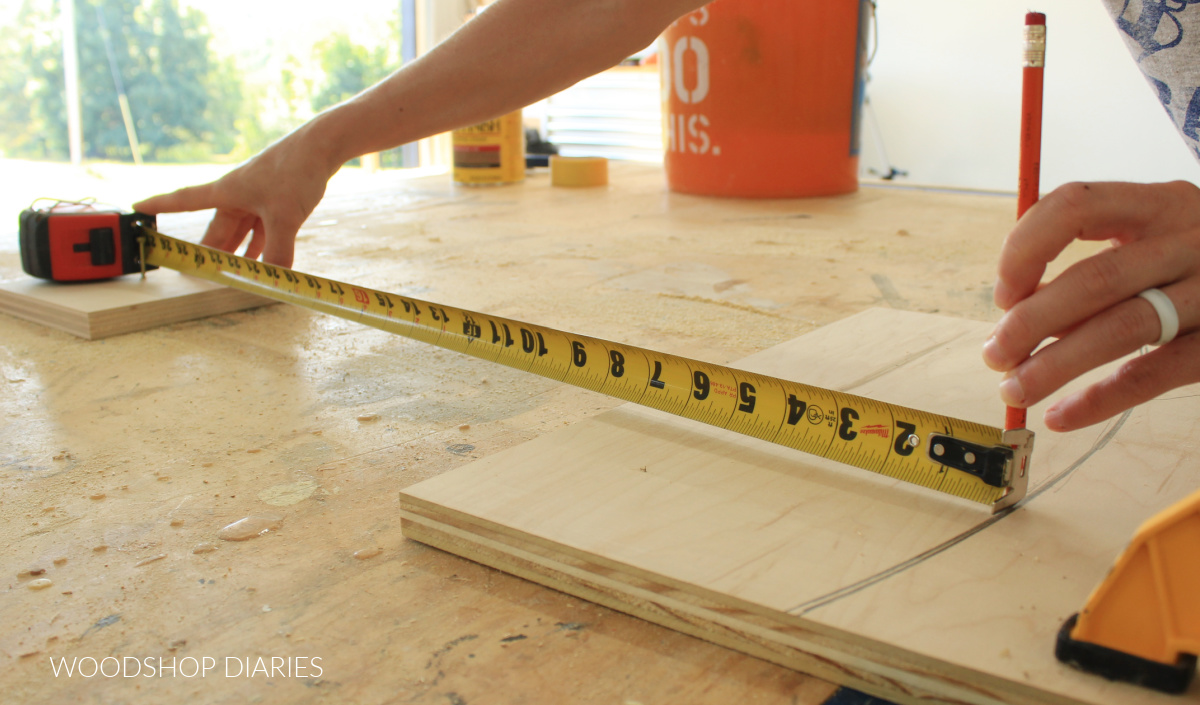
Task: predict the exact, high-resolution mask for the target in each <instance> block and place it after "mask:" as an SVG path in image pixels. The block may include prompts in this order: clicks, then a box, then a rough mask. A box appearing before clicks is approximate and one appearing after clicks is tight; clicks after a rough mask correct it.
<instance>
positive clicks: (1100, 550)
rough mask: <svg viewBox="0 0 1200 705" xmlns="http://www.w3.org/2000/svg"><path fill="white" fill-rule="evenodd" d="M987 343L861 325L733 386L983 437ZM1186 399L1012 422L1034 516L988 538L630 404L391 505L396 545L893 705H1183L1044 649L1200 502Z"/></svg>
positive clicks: (976, 522)
mask: <svg viewBox="0 0 1200 705" xmlns="http://www.w3.org/2000/svg"><path fill="white" fill-rule="evenodd" d="M989 327H990V326H989V324H987V323H981V322H975V321H964V320H960V319H951V318H945V317H938V316H929V315H926V314H917V313H909V312H898V311H889V310H883V309H875V310H872V311H868V312H864V313H862V314H859V315H857V316H854V317H851V318H848V319H845V320H843V321H839V322H838V323H834V324H831V325H829V326H827V327H825V328H822V329H821V330H819V331H816V332H813V333H809V334H808V335H806V336H803V337H801V338H799V339H797V340H794V341H790V342H788V343H784V344H781V345H778V346H775V347H773V348H771V349H769V350H766V351H763V352H761V353H758V354H756V355H753V356H751V357H750V358H747V359H746V360H744V361H742V362H740V363H738V364H737V366H738V367H744V368H745V369H749V370H752V371H755V372H760V373H764V374H771V375H776V376H780V375H788V374H792V375H797V376H799V377H800V378H801V379H803V380H804V381H806V382H811V383H814V384H818V385H820V386H826V387H830V388H834V389H841V390H843V391H847V392H853V393H855V394H860V395H865V396H868V397H871V398H875V399H881V400H885V401H893V402H896V403H908V404H911V405H914V406H918V407H919V408H923V409H932V410H937V411H940V412H943V413H947V414H950V415H953V416H957V417H960V418H965V419H969V420H974V421H980V422H988V421H989V420H994V419H995V417H997V416H998V415H999V411H998V410H997V408H996V407H997V404H996V401H995V397H994V390H993V387H994V382H993V381H992V380H991V379H990V377H991V376H992V375H990V374H988V373H986V372H984V370H985V368H983V367H982V365H981V364H980V363H979V360H978V349H979V346H980V345H981V344H982V342H983V340H984V338H985V336H986V334H987V331H988V329H989ZM981 372H983V373H981ZM1195 391H1196V390H1195V389H1191V388H1189V389H1184V390H1179V391H1177V392H1175V393H1172V394H1168V395H1166V396H1165V397H1164V398H1162V399H1159V400H1155V401H1154V402H1151V403H1149V404H1147V405H1145V406H1144V407H1140V408H1138V409H1136V410H1134V411H1132V412H1131V413H1129V414H1126V415H1123V416H1121V417H1119V418H1117V419H1114V420H1113V421H1112V422H1109V423H1107V424H1104V425H1101V426H1097V427H1095V428H1091V429H1086V430H1083V431H1079V432H1075V433H1072V434H1049V433H1046V432H1044V431H1042V430H1041V425H1040V424H1039V423H1037V421H1036V419H1037V415H1031V416H1032V417H1033V418H1034V422H1033V423H1032V424H1031V428H1033V429H1035V430H1037V431H1039V436H1040V438H1039V440H1038V444H1037V447H1036V448H1035V452H1034V463H1033V472H1032V474H1031V491H1030V496H1029V497H1028V498H1027V499H1026V500H1025V502H1024V503H1023V504H1022V505H1021V506H1020V507H1019V508H1018V509H1017V510H1016V511H1014V512H1012V513H1011V514H1008V515H1003V516H1000V517H996V518H992V516H991V515H990V512H989V511H987V509H986V508H984V507H982V505H974V504H971V503H968V502H965V501H962V500H957V499H949V498H947V497H945V496H944V495H936V494H934V493H931V492H927V491H923V490H920V489H916V488H912V487H911V486H907V485H904V484H902V483H899V482H897V481H894V480H890V479H888V478H880V477H877V476H872V475H870V474H868V473H864V472H861V471H857V470H849V469H848V468H845V467H844V466H838V465H837V464H834V463H830V462H827V461H823V460H821V459H817V458H813V457H811V456H806V455H803V454H798V453H794V452H791V451H789V450H787V449H784V448H779V447H775V446H772V445H770V444H766V443H763V442H760V441H757V440H754V439H750V438H746V437H742V436H739V435H737V434H732V433H728V432H724V431H717V430H710V429H706V428H704V427H703V426H700V425H698V424H695V423H693V422H690V421H687V420H684V419H679V418H677V417H673V416H669V415H666V414H663V413H661V412H657V411H653V410H649V409H644V408H641V407H636V406H633V405H627V406H622V407H620V408H618V409H614V410H612V411H609V412H606V413H604V414H601V415H599V416H597V417H595V418H593V419H589V420H587V421H585V422H583V423H580V424H578V425H575V426H572V427H571V428H568V429H562V430H559V431H556V432H555V433H553V434H548V435H546V436H542V437H540V438H538V439H535V440H533V441H530V442H529V443H526V444H523V445H521V446H518V447H515V448H511V449H508V450H506V451H504V452H502V453H497V454H495V455H492V456H489V457H488V458H485V459H483V460H480V461H478V462H476V463H472V464H471V465H469V466H466V467H463V468H459V469H457V470H455V471H453V472H450V473H446V474H444V475H441V476H439V477H437V478H433V479H430V480H427V481H425V482H422V483H419V484H417V485H415V486H413V487H410V488H408V489H407V490H405V491H404V492H403V493H402V494H401V508H402V510H403V512H404V517H405V534H406V535H408V536H409V537H411V538H416V539H418V540H422V541H426V542H428V543H431V544H432V545H435V546H439V547H444V548H446V549H447V550H450V551H454V552H456V553H461V554H463V555H466V556H469V557H472V558H475V559H477V560H481V561H483V562H486V563H489V564H492V565H496V566H498V567H501V568H503V569H506V570H510V571H512V572H514V573H516V574H518V575H524V576H528V577H531V578H533V579H535V580H540V581H542V582H544V583H546V584H549V585H552V586H555V587H558V588H560V589H564V590H567V591H570V592H572V593H574V594H577V595H580V596H583V597H588V598H591V599H595V600H597V601H599V602H601V603H603V604H608V605H612V606H616V607H618V608H619V609H625V610H627V611H629V612H631V613H633V614H638V615H640V616H644V617H646V618H647V619H651V620H654V621H657V622H659V623H662V624H665V625H667V626H672V627H674V628H677V629H681V630H683V631H685V632H688V633H692V634H696V635H699V636H702V637H704V638H707V639H711V640H713V641H715V642H717V643H720V644H725V645H729V646H731V647H733V648H737V649H740V650H743V651H746V652H747V653H752V654H758V655H761V656H763V657H765V658H769V659H771V660H774V661H777V662H779V663H782V664H786V665H789V666H792V667H794V668H798V669H801V670H805V671H807V672H810V673H813V674H816V675H819V676H821V677H825V678H830V679H832V680H835V681H837V682H841V683H844V684H846V685H850V686H853V687H856V688H859V689H863V690H867V691H870V692H873V693H876V694H878V695H881V696H883V697H888V698H891V699H895V700H897V701H898V702H910V703H925V702H941V703H981V704H982V703H995V702H1008V703H1034V702H1042V703H1066V702H1073V703H1149V702H1162V703H1168V702H1180V699H1179V698H1177V697H1172V696H1165V695H1158V696H1153V695H1151V694H1150V693H1149V692H1147V691H1146V690H1144V689H1142V688H1138V687H1135V686H1128V685H1116V684H1111V683H1109V682H1107V681H1104V680H1102V679H1100V678H1096V677H1093V676H1088V675H1084V674H1081V673H1079V672H1077V671H1074V670H1071V669H1069V668H1067V667H1065V666H1063V665H1061V664H1059V663H1058V662H1057V661H1056V660H1055V658H1054V655H1053V646H1054V640H1055V635H1056V633H1057V631H1058V628H1059V627H1060V626H1061V624H1062V622H1063V621H1065V619H1066V618H1067V617H1068V616H1070V615H1071V614H1073V613H1075V612H1077V611H1079V609H1080V607H1081V606H1082V605H1083V603H1084V601H1085V600H1086V598H1087V596H1088V594H1089V593H1090V591H1091V590H1092V588H1093V587H1094V586H1095V585H1096V584H1097V583H1098V582H1099V581H1100V580H1101V579H1102V578H1103V577H1104V576H1105V574H1106V573H1107V571H1108V569H1109V567H1110V566H1111V565H1112V562H1113V559H1114V557H1115V556H1116V555H1117V554H1118V553H1119V552H1120V551H1121V549H1122V548H1123V547H1124V546H1125V544H1126V543H1127V542H1128V540H1129V538H1130V536H1131V535H1132V534H1133V532H1134V531H1135V530H1136V528H1137V527H1138V525H1139V524H1140V523H1141V522H1142V521H1144V520H1145V519H1147V518H1149V517H1150V516H1152V515H1153V514H1155V513H1156V512H1158V511H1160V510H1161V509H1163V508H1165V507H1166V506H1168V505H1170V504H1172V503H1173V502H1174V501H1175V500H1177V499H1179V498H1181V497H1183V496H1185V495H1186V494H1188V493H1189V491H1190V490H1191V489H1192V488H1194V487H1195V486H1197V485H1200V465H1197V464H1196V463H1194V462H1191V460H1190V458H1191V454H1192V453H1193V452H1194V449H1195V442H1194V440H1193V438H1194V436H1195V433H1196V426H1197V421H1196V419H1197V418H1198V417H1200V407H1198V406H1197V402H1196V400H1195ZM1183 700H1184V701H1187V702H1197V701H1200V687H1195V688H1193V689H1192V691H1191V694H1190V695H1189V696H1186V697H1185V698H1184V699H1183Z"/></svg>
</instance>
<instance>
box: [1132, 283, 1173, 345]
mask: <svg viewBox="0 0 1200 705" xmlns="http://www.w3.org/2000/svg"><path fill="white" fill-rule="evenodd" d="M1138 296H1140V297H1142V298H1143V299H1145V300H1147V301H1149V302H1150V305H1151V306H1153V307H1154V312H1155V313H1156V314H1158V323H1159V326H1161V328H1162V332H1161V333H1160V334H1159V336H1158V340H1156V341H1155V342H1154V343H1152V345H1166V344H1167V343H1169V342H1171V341H1172V340H1175V336H1176V335H1178V334H1179V314H1178V313H1177V312H1176V311H1175V304H1173V303H1171V298H1170V297H1169V296H1167V295H1166V294H1164V293H1163V292H1162V291H1160V290H1158V289H1153V288H1152V289H1146V290H1145V291H1143V292H1142V293H1140V294H1138Z"/></svg>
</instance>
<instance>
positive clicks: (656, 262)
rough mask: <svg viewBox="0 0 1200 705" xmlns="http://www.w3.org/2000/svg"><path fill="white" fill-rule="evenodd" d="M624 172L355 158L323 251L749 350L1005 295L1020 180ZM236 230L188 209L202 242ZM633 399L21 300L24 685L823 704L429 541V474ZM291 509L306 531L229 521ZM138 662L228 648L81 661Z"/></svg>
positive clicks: (202, 694) (313, 340)
mask: <svg viewBox="0 0 1200 705" xmlns="http://www.w3.org/2000/svg"><path fill="white" fill-rule="evenodd" d="M611 166H612V171H611V178H610V180H611V185H610V186H609V187H607V188H602V189H594V190H593V189H584V190H579V189H576V190H562V189H552V188H551V187H550V186H549V184H548V181H549V179H548V176H547V175H545V174H538V175H534V176H532V177H531V178H529V179H528V180H527V181H526V182H525V183H524V184H523V185H521V186H516V187H504V188H492V189H478V190H471V189H463V188H454V187H453V186H452V185H451V184H450V182H449V179H448V178H447V177H444V176H438V177H428V178H424V179H419V180H405V179H402V178H399V177H398V175H396V174H394V173H387V172H385V173H382V174H379V175H375V176H369V175H365V174H356V173H354V172H352V171H351V172H348V173H346V174H342V175H339V177H337V179H335V181H334V183H333V185H332V186H331V188H330V193H329V195H328V196H327V198H326V201H325V203H324V204H323V205H322V206H321V208H320V209H318V211H317V213H316V214H314V216H313V217H312V218H311V219H310V221H309V223H308V225H306V227H305V228H304V230H303V231H302V232H301V235H300V238H299V241H298V243H297V253H298V254H297V260H296V267H297V268H298V269H300V270H302V271H310V272H314V273H318V274H322V275H327V276H329V277H332V278H336V279H340V280H343V281H350V282H358V283H362V284H364V285H366V286H369V287H373V288H379V289H384V290H390V291H396V292H401V293H405V294H409V295H412V296H417V297H421V298H425V299H430V300H433V301H438V302H444V303H447V304H452V305H455V306H461V307H465V308H469V309H475V310H482V311H488V312H494V313H496V314H498V315H505V316H511V317H514V318H518V319H523V320H529V321H532V322H537V323H541V324H545V325H550V326H555V327H559V328H563V329H566V330H573V331H579V332H581V333H587V334H590V335H595V336H599V337H605V338H611V339H617V340H622V341H627V342H629V343H632V344H635V345H641V346H645V347H650V348H655V349H660V350H664V351H668V352H675V353H682V354H686V355H689V356H692V357H697V358H701V359H706V360H711V361H714V362H718V363H727V362H730V361H732V360H736V359H740V358H743V357H745V356H746V355H749V354H751V353H754V352H757V351H760V350H764V349H767V348H769V347H771V346H773V345H776V344H778V343H781V342H784V341H787V340H790V339H793V338H796V337H797V336H800V335H801V334H803V333H806V332H809V331H812V330H814V329H816V328H818V327H820V326H823V325H825V324H828V323H831V322H834V321H838V320H840V319H842V318H845V317H847V316H849V315H851V314H854V313H857V312H859V311H862V310H864V309H867V308H870V307H878V306H886V307H891V308H901V309H911V310H918V311H934V310H937V311H940V312H942V313H947V314H950V315H954V316H958V317H964V318H972V319H977V320H994V318H995V316H996V315H997V314H996V313H995V312H994V311H993V309H992V308H991V304H990V283H991V281H992V279H993V276H994V263H995V258H996V252H997V251H998V249H999V246H1000V242H1001V240H1002V239H1003V236H1004V235H1005V234H1006V232H1007V231H1008V229H1009V227H1010V224H1011V222H1012V220H1013V212H1014V209H1015V203H1014V199H1011V198H1006V197H993V196H980V195H963V194H947V193H932V192H923V191H906V190H897V189H884V188H864V189H863V190H861V191H860V192H859V193H857V194H854V195H850V196H845V197H839V198H825V199H815V200H795V201H758V202H756V201H735V200H726V199H706V198H699V197H691V196H681V195H677V194H670V193H668V192H667V191H666V189H665V187H664V184H663V177H662V173H661V170H660V169H658V168H655V167H649V166H637V165H624V164H613V165H611ZM64 168H67V167H64ZM130 173H141V172H134V171H131V172H130ZM164 183H165V181H164V180H163V179H154V180H153V183H152V184H151V185H150V186H149V187H147V186H145V185H143V186H142V187H141V189H140V190H137V191H135V192H131V193H129V194H128V195H127V196H126V198H127V200H129V201H132V200H135V199H137V198H140V197H143V196H145V195H147V192H148V191H147V189H148V188H156V187H158V186H162V187H164V188H165V186H163V184H164ZM185 183H186V182H185ZM31 189H33V192H32V193H31V194H29V195H28V197H25V196H21V197H20V200H21V201H22V202H24V203H28V202H29V201H30V200H32V198H34V197H37V196H42V195H45V193H44V191H45V190H46V189H45V187H44V186H37V185H33V186H31ZM63 195H64V196H65V197H69V196H70V194H63ZM85 195H86V194H85ZM13 198H17V195H15V194H14V195H13ZM108 200H113V198H111V197H109V198H108ZM15 220H16V219H15V218H13V219H12V221H11V222H12V226H10V227H13V228H14V230H15ZM0 222H4V221H0ZM204 225H205V220H204V219H203V218H202V217H201V216H195V215H193V216H175V217H164V218H161V219H160V228H161V229H162V230H163V231H164V232H166V233H169V234H173V235H179V236H181V237H186V238H191V239H198V238H199V237H200V235H201V234H202V233H203V229H204ZM15 243H16V238H15V232H3V233H0V278H12V277H16V276H18V275H19V273H20V264H19V258H18V256H17V253H16V250H15ZM616 404H617V402H615V401H614V400H611V399H608V398H605V397H601V396H598V395H596V394H592V393H588V392H583V391H580V390H576V389H571V388H566V387H562V386H561V385H558V384H555V383H552V382H549V381H547V380H543V379H540V378H536V377H530V376H527V375H524V374H522V373H519V372H516V371H513V370H509V369H507V368H503V367H497V366H490V365H488V364H487V363H484V362H481V361H478V360H474V359H471V358H465V357H461V356H458V355H456V354H453V353H449V352H444V351H439V350H437V349H435V348H430V347H428V346H425V345H423V344H419V343H415V342H411V341H408V340H405V339H402V338H397V337H393V336H389V335H386V334H384V333H381V332H379V331H375V330H371V329H367V328H362V327H360V326H358V325H356V324H352V323H349V322H345V321H342V320H340V319H336V318H331V317H327V316H322V315H319V314H313V313H310V312H307V311H304V310H300V309H296V308H294V307H287V306H270V307H265V308H261V309H256V310H253V311H248V312H243V313H234V314H225V315H222V316H217V317H213V318H207V319H204V320H201V321H195V322H190V323H181V324H174V325H170V326H166V327H162V328H156V329H153V330H150V331H145V332H141V333H132V334H129V335H125V336H120V337H116V338H111V339H107V340H102V341H94V342H87V341H82V340H79V339H76V338H73V337H71V336H69V335H67V334H65V333H60V332H57V331H54V330H50V329H48V328H45V327H42V326H39V325H36V324H34V323H30V322H25V321H20V320H16V319H14V318H10V317H7V316H0V542H3V545H4V546H5V550H4V551H3V552H0V590H3V595H2V596H0V683H3V684H4V687H5V695H4V698H3V699H5V700H13V701H14V702H34V703H37V702H56V703H57V702H73V701H81V700H102V701H106V702H111V701H145V702H151V701H153V702H162V701H165V700H167V699H183V698H187V699H189V700H190V701H193V702H252V701H261V702H288V703H293V702H316V701H322V700H328V701H330V702H362V703H373V702H414V703H439V704H441V703H448V702H466V703H478V702H526V703H558V702H568V701H569V702H579V703H588V702H598V703H599V702H603V703H613V702H617V703H623V702H626V701H629V702H640V703H646V704H649V703H660V702H661V703H665V702H692V703H729V702H747V703H791V702H800V703H817V702H821V701H822V700H823V699H824V697H825V696H826V695H827V694H828V693H829V692H831V690H832V687H831V686H829V685H827V684H825V683H822V682H820V681H818V680H816V679H812V678H809V677H805V676H801V675H798V674H796V673H795V672H794V671H791V670H788V669H785V668H783V667H780V666H776V665H773V664H770V663H768V662H766V661H763V660H759V659H756V658H751V657H747V656H743V655H741V654H738V653H736V652H734V651H731V650H728V649H724V648H721V647H718V646H715V645H712V644H709V643H707V642H704V641H701V640H698V639H694V638H691V637H687V636H683V635H680V634H678V633H676V632H674V631H671V630H667V629H663V628H661V627H658V626H655V625H652V624H649V623H647V622H644V621H641V620H637V619H633V618H630V617H627V616H624V615H622V614H620V613H617V612H614V611H611V610H609V609H606V608H602V607H597V606H594V605H593V604H591V603H588V602H585V601H582V600H579V599H576V598H573V597H568V596H565V595H563V594H561V593H558V592H555V591H552V590H547V589H545V588H542V587H539V586H537V585H534V584H532V583H529V582H525V581H522V580H518V579H515V578H512V577H509V576H507V575H504V574H502V573H499V572H496V571H494V570H491V569H487V568H484V567H481V566H479V565H477V564H475V563H471V562H468V561H464V560H462V559H460V558H457V557H454V556H451V555H448V554H445V553H442V552H440V551H437V550H432V549H429V548H427V547H425V546H423V545H421V544H419V543H416V542H413V541H408V540H405V539H404V538H403V537H402V535H401V532H400V518H399V503H398V499H397V498H398V493H399V491H400V490H402V489H404V488H406V487H408V486H410V485H412V484H413V483H415V482H417V481H420V480H423V479H427V478H430V477H434V476H437V475H439V474H441V473H442V472H444V471H445V470H447V469H450V468H454V467H458V466H460V465H463V464H465V463H468V462H471V461H472V460H474V459H478V458H486V457H488V456H490V455H492V454H493V453H496V452H497V451H499V450H502V449H505V448H508V447H512V446H515V445H517V444H520V443H522V442H524V441H527V440H530V439H533V438H536V437H539V436H542V435H544V434H545V433H547V432H548V431H550V430H553V429H557V428H562V427H565V426H572V425H573V424H575V423H576V422H578V421H581V420H583V419H586V418H589V417H591V416H593V415H595V414H597V413H599V412H601V411H604V410H607V409H610V408H612V407H614V406H616ZM1167 473H1169V471H1164V475H1162V477H1166V476H1167V475H1166V474H1167ZM1159 481H1161V478H1160V479H1159ZM264 514H274V515H276V516H278V517H279V518H280V522H279V525H278V527H277V528H276V529H273V530H271V531H269V532H267V533H266V534H264V535H262V536H259V537H257V538H253V539H251V540H248V541H243V542H229V541H223V540H221V539H219V538H218V537H217V532H218V531H219V530H220V529H221V528H222V527H224V526H225V525H227V524H229V523H231V522H234V521H237V520H239V519H242V518H244V517H248V516H252V515H264ZM857 538H858V537H857V536H851V535H847V536H845V537H844V539H845V540H846V541H855V540H856V539H857ZM202 544H210V545H212V546H217V550H215V551H211V552H199V553H197V552H194V551H195V549H197V548H198V547H199V548H201V550H202V551H203V550H204V549H205V548H207V547H202V546H201V545H202ZM376 550H378V553H377V554H375V555H372V554H374V553H375V551H376ZM356 552H357V553H358V555H359V556H360V558H355V557H354V556H355V553H356ZM160 556H161V557H160ZM151 559H153V560H151ZM147 561H148V562H147ZM37 580H49V581H50V582H51V583H52V584H51V585H50V586H49V587H45V588H44V589H32V588H31V586H32V585H33V584H34V582H35V581H37ZM968 594H969V593H968V592H964V595H968ZM963 599H964V600H965V599H968V598H967V597H964V598H963ZM106 656H116V657H124V656H130V657H134V658H138V659H145V658H153V659H158V658H160V657H161V658H163V659H164V660H167V663H170V661H169V659H170V658H172V657H174V658H176V659H184V658H187V657H190V658H193V659H197V660H202V659H203V658H205V657H208V658H212V659H214V660H215V661H216V662H217V663H218V664H219V665H218V666H217V670H212V671H209V672H208V674H207V675H206V676H205V677H192V678H189V677H184V676H181V675H175V676H170V675H169V676H167V677H160V678H146V677H144V676H136V677H132V678H111V679H110V678H104V677H96V678H91V679H86V678H80V677H78V676H72V677H66V676H65V675H63V674H62V673H61V670H60V675H58V676H56V675H55V674H54V672H53V670H52V667H51V663H52V661H54V662H55V663H59V664H61V663H62V661H61V660H62V659H64V658H65V659H67V660H68V661H70V660H71V659H86V658H93V659H97V660H99V659H102V658H103V657H106ZM259 657H263V658H265V659H267V665H270V662H269V659H270V658H271V657H277V658H287V657H292V659H293V661H292V663H293V664H295V663H296V659H304V662H305V663H311V659H313V658H320V659H321V660H320V661H319V664H320V666H321V673H320V675H315V671H314V670H313V669H312V668H308V669H305V671H304V673H303V675H301V676H299V677H287V676H285V675H280V672H279V671H276V672H275V673H273V674H268V675H264V674H263V673H262V672H259V673H258V674H256V675H254V676H252V677H246V676H245V675H244V674H243V675H241V676H235V677H225V676H226V672H225V670H224V669H225V667H226V664H227V663H228V664H229V666H230V668H231V671H230V673H236V670H233V666H232V664H233V662H232V661H230V662H226V661H225V660H224V659H226V658H240V659H242V661H243V662H244V660H245V659H246V658H250V659H252V660H254V661H255V662H254V663H253V664H252V665H255V666H257V661H256V660H257V659H258V658H259ZM110 663H111V662H110ZM109 670H110V671H111V667H110V669H109Z"/></svg>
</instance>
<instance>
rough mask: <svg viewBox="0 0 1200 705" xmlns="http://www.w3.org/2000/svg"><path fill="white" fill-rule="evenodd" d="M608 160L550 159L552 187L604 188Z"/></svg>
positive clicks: (592, 158)
mask: <svg viewBox="0 0 1200 705" xmlns="http://www.w3.org/2000/svg"><path fill="white" fill-rule="evenodd" d="M607 183H608V160H607V159H605V158H604V157H560V156H558V155H554V156H552V157H550V185H551V186H604V185H606V184H607Z"/></svg>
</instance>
